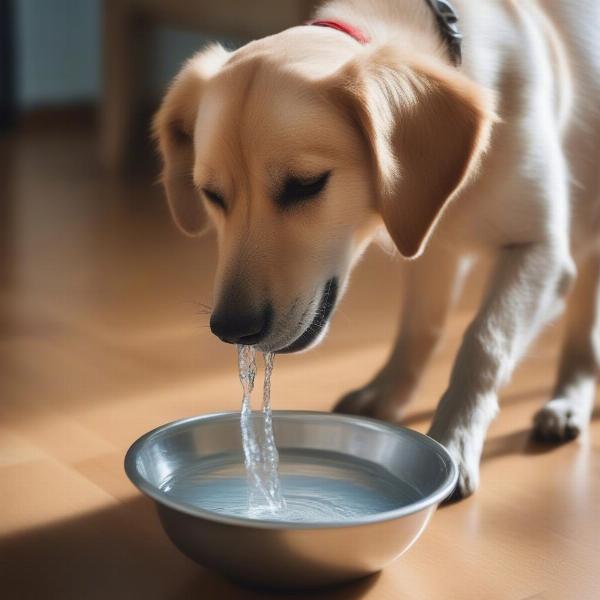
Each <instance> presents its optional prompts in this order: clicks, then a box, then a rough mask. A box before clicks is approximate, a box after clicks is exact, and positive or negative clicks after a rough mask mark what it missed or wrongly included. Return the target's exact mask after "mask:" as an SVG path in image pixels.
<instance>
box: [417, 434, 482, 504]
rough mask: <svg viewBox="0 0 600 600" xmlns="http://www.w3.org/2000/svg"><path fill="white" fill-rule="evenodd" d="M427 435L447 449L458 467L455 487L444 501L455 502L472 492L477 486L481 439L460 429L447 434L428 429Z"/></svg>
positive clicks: (447, 502)
mask: <svg viewBox="0 0 600 600" xmlns="http://www.w3.org/2000/svg"><path fill="white" fill-rule="evenodd" d="M429 435H430V436H431V437H432V438H434V439H435V440H437V441H438V442H440V444H442V446H444V447H445V448H446V450H448V452H449V454H450V456H451V457H452V458H453V459H454V462H455V463H456V466H457V467H458V481H457V482H456V487H455V488H454V491H453V492H452V494H450V496H448V498H446V500H445V501H444V503H446V504H449V503H451V502H457V501H458V500H462V499H463V498H467V497H468V496H470V495H471V494H473V493H474V492H475V491H476V490H477V488H478V487H479V461H480V459H481V446H482V441H481V440H478V439H476V438H477V437H478V436H473V434H472V433H470V432H468V431H465V430H460V429H459V430H456V431H453V432H451V433H450V434H449V435H443V434H441V435H440V434H436V432H435V431H430V432H429Z"/></svg>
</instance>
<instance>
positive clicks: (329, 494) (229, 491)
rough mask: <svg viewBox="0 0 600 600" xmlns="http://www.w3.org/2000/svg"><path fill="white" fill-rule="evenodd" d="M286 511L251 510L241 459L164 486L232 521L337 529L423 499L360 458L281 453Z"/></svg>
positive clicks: (230, 457) (210, 463)
mask: <svg viewBox="0 0 600 600" xmlns="http://www.w3.org/2000/svg"><path fill="white" fill-rule="evenodd" d="M279 480H280V489H281V491H282V493H283V496H284V497H285V502H286V504H285V506H284V507H283V508H280V509H278V510H272V509H271V508H270V507H269V506H268V505H267V504H265V503H262V504H260V503H259V504H253V502H254V500H252V498H253V490H252V480H251V479H249V478H247V477H246V473H245V467H244V465H243V464H242V461H241V455H240V454H239V453H229V454H221V455H218V456H215V457H213V458H211V459H208V460H203V461H201V462H200V463H197V464H192V465H187V466H186V467H184V468H181V469H179V470H177V471H175V472H174V473H173V474H172V475H171V476H170V477H169V478H168V479H166V480H165V481H164V482H163V484H162V485H161V489H162V490H163V491H165V492H167V493H168V494H169V495H171V496H173V498H174V499H175V500H176V501H177V502H178V503H183V504H187V505H190V506H194V507H198V508H202V509H205V510H209V511H213V512H216V513H220V514H225V515H230V516H234V517H248V518H255V519H263V520H269V521H286V522H309V523H339V522H342V521H347V520H350V519H356V518H361V517H367V516H369V515H374V514H379V513H382V512H387V511H390V510H395V509H397V508H400V507H402V506H406V505H407V504H411V503H413V502H416V501H417V500H418V499H419V498H420V497H421V496H420V494H419V492H418V491H417V490H415V489H414V488H413V487H412V486H410V485H409V484H407V483H406V482H403V481H401V480H399V479H398V478H397V477H395V476H393V475H392V474H391V473H389V471H387V470H386V469H384V468H383V467H380V466H378V465H375V464H374V463H371V462H369V461H365V460H362V459H359V458H356V457H352V456H349V455H345V454H338V453H335V452H317V451H315V450H309V449H302V450H301V449H297V448H295V449H287V448H284V449H282V450H280V460H279Z"/></svg>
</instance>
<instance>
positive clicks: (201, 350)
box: [0, 129, 600, 600]
mask: <svg viewBox="0 0 600 600" xmlns="http://www.w3.org/2000/svg"><path fill="white" fill-rule="evenodd" d="M0 159H1V161H0V162H1V163H2V170H3V172H4V175H3V187H4V193H3V200H2V203H0V204H1V205H2V208H1V209H0V210H1V211H2V213H1V215H0V217H1V223H0V225H1V227H2V233H1V235H0V251H1V252H2V254H3V256H2V260H0V277H1V278H2V280H3V281H4V282H5V283H4V285H2V287H1V289H0V328H1V329H0V398H1V399H2V400H1V402H0V498H1V499H2V500H1V510H0V582H1V583H0V585H1V586H2V590H3V593H2V596H3V597H6V598H17V597H18V598H36V599H37V598H45V599H52V598H60V599H64V598H77V599H87V598H103V599H104V598H112V599H120V598H124V599H125V598H127V599H130V598H142V597H143V598H147V599H150V598H152V599H153V598H156V599H163V598H173V599H175V598H182V599H183V598H193V597H197V598H205V599H212V598H219V599H221V598H265V597H270V596H266V595H265V594H264V593H262V592H261V593H258V592H250V591H247V590H242V589H240V588H238V587H236V586H235V585H233V584H230V583H228V582H226V581H225V580H223V579H221V578H220V577H218V576H217V575H214V574H211V573H209V572H208V571H204V570H202V569H200V568H198V567H196V566H195V565H194V564H192V563H191V562H189V561H188V560H187V559H186V558H184V557H183V556H181V555H179V554H178V553H177V551H176V550H174V549H173V548H172V547H171V545H170V544H169V542H168V540H167V539H165V537H164V536H163V534H162V533H161V531H160V529H159V525H158V521H157V519H156V516H155V515H154V513H153V510H152V508H151V506H150V505H149V503H148V502H146V501H144V500H142V499H141V498H140V497H139V495H138V494H137V493H136V491H135V490H134V489H133V487H132V486H131V485H130V484H129V483H128V482H127V480H126V479H125V476H124V473H123V469H122V458H123V454H124V451H125V450H126V448H127V446H128V445H129V443H130V442H131V441H132V440H134V439H135V438H136V437H137V436H138V435H140V434H141V433H143V432H145V431H147V430H148V429H151V428H152V427H155V426H157V425H159V424H161V423H164V422H166V421H169V420H173V419H177V418H180V417H184V416H189V415H194V414H198V413H200V412H209V411H217V410H219V411H220V410H229V409H238V408H239V403H240V390H239V383H238V381H237V378H236V365H235V358H234V353H233V350H232V348H231V347H230V346H226V345H224V344H221V343H219V342H218V341H216V340H215V339H214V338H213V337H212V336H211V335H210V331H209V330H208V327H207V325H208V317H207V315H206V314H204V313H203V311H202V309H201V307H200V305H199V303H210V302H211V279H212V272H213V268H214V264H215V249H214V240H212V239H211V238H210V237H208V238H206V239H203V240H200V241H190V240H186V239H183V238H182V237H180V236H179V235H178V234H177V232H176V231H175V230H174V228H173V227H172V226H171V224H170V222H169V220H168V216H167V212H166V210H165V208H164V205H163V201H162V197H161V192H160V189H159V188H158V187H157V186H156V185H155V184H154V183H153V179H154V177H153V175H152V174H149V173H146V174H145V175H137V176H135V177H131V178H129V179H127V180H124V181H116V180H111V179H108V178H106V177H104V176H102V174H101V172H100V170H99V168H98V167H97V164H96V161H95V156H94V140H93V137H92V135H91V133H90V132H89V131H88V130H85V129H82V130H77V131H74V132H70V133H68V134H66V133H65V132H64V131H57V132H52V131H50V132H48V131H46V132H40V133H35V132H29V133H26V134H23V135H21V136H18V137H14V138H13V139H4V140H0ZM401 280H402V277H401V265H400V263H399V261H398V260H393V259H392V260H390V259H389V257H387V256H385V255H384V254H383V253H382V252H380V251H378V250H376V249H375V250H373V251H371V252H370V253H369V254H368V256H367V257H366V259H365V260H364V261H363V263H362V264H361V265H360V266H359V268H358V271H357V273H356V275H355V277H354V280H353V283H352V286H351V290H350V292H349V294H348V297H347V298H346V300H345V301H344V303H343V305H342V307H341V310H339V311H338V314H337V315H336V317H335V320H334V324H333V328H332V334H331V336H330V338H329V339H328V340H327V341H326V342H325V344H323V346H322V347H321V348H319V349H318V350H316V351H314V352H312V353H308V354H304V355H301V356H282V357H278V360H277V367H276V369H275V375H274V381H273V401H274V406H275V408H298V409H316V410H327V409H328V408H330V407H331V405H332V404H333V403H334V401H335V400H336V398H338V397H339V396H340V394H341V393H342V392H344V391H346V390H347V389H349V388H352V387H354V386H356V385H359V384H360V383H362V382H364V381H366V380H367V378H368V377H369V375H370V374H371V373H372V372H373V371H374V370H375V369H376V368H377V366H378V365H379V363H380V362H381V361H382V360H383V358H384V357H385V355H386V352H387V350H388V346H389V343H390V338H391V332H392V331H393V329H394V328H395V320H396V313H397V311H398V308H397V306H398V302H399V296H400V289H401V284H402V282H401ZM479 287H480V286H479V282H478V281H477V277H475V278H474V280H473V281H472V282H471V284H470V286H469V290H468V292H467V294H466V297H465V299H463V300H462V301H461V303H460V305H459V306H458V308H457V310H456V311H455V313H454V314H453V316H452V319H451V322H450V324H449V327H448V331H447V335H446V338H445V343H444V345H443V347H442V348H441V349H440V351H439V352H438V354H437V356H436V358H435V359H434V361H433V364H432V365H431V368H430V369H429V371H428V375H427V378H426V381H425V383H424V385H423V388H422V390H421V393H420V397H419V399H418V400H417V402H416V403H415V404H414V405H413V406H411V407H410V408H409V410H408V413H407V414H406V417H405V420H404V423H405V424H407V425H408V426H410V427H414V428H416V429H419V430H421V431H423V430H426V428H427V424H428V421H429V419H430V417H431V414H432V411H433V409H434V407H435V404H436V399H437V398H438V397H439V395H440V393H441V392H442V391H443V388H444V384H445V381H446V379H447V376H448V369H449V366H450V362H451V359H452V356H453V353H454V352H455V350H456V346H457V344H458V342H459V340H460V336H461V334H462V331H463V329H464V327H465V325H466V323H467V322H468V319H469V316H470V314H471V313H472V309H473V306H474V303H475V301H476V297H477V291H478V289H479ZM373 289H376V290H377V294H376V295H373V293H372V290H373ZM558 335H559V329H558V328H554V329H553V330H552V331H550V332H548V333H547V334H546V335H545V337H544V339H543V340H542V341H541V342H539V343H538V344H537V345H536V346H535V347H534V348H533V349H532V350H531V351H530V353H529V357H528V360H527V362H526V363H525V364H524V365H523V366H522V367H521V368H520V370H519V372H518V373H517V376H516V377H515V379H514V381H513V383H512V384H511V385H510V386H509V387H508V388H507V389H506V390H505V392H504V394H503V401H502V412H501V416H500V417H499V418H498V419H497V421H496V422H495V423H494V425H493V427H492V429H491V431H490V436H489V440H488V443H487V446H486V450H485V456H484V462H483V467H482V488H481V491H480V492H479V493H478V494H477V495H476V496H475V497H473V498H471V499H469V500H467V501H465V502H463V503H461V504H458V505H454V506H450V507H446V508H443V509H442V510H440V511H439V512H438V514H437V515H436V516H435V518H434V520H433V522H432V524H431V526H430V528H429V530H428V531H427V532H426V534H425V535H424V537H423V539H422V540H421V541H420V542H419V543H418V544H417V545H416V546H415V547H414V548H413V549H412V550H411V551H410V552H409V553H408V554H407V555H406V556H405V557H403V558H402V559H401V560H399V561H398V562H396V563H395V564H394V565H392V566H390V567H389V568H388V569H386V570H385V571H384V572H383V573H382V574H381V575H380V576H376V577H373V578H371V579H368V580H366V581H363V582H361V583H359V584H355V585H352V586H348V587H346V588H343V589H339V590H336V591H335V592H331V591H330V592H327V593H324V594H321V595H316V596H314V595H313V596H311V597H317V598H318V597H322V598H340V599H346V598H377V599H390V600H391V599H392V598H393V599H397V598H418V599H430V598H431V599H438V598H444V599H450V598H460V599H469V598H477V599H481V598H533V597H536V598H578V599H579V598H591V597H593V590H594V589H595V590H596V592H597V591H598V589H599V588H598V586H599V585H600V577H599V575H598V556H599V555H600V525H599V523H600V477H599V475H600V423H599V420H598V412H596V414H595V419H594V422H593V426H592V429H591V431H590V433H589V434H588V435H586V436H585V437H584V438H583V439H581V440H578V441H576V442H573V443H570V444H566V445H564V446H561V447H545V446H538V445H535V444H532V443H531V442H530V441H529V425H530V418H531V415H532V414H533V412H534V411H535V409H536V408H537V407H538V406H539V405H540V403H541V402H542V401H543V400H544V398H545V397H546V396H547V394H548V393H549V389H550V387H551V385H552V380H553V369H554V362H555V352H556V340H557V338H558ZM273 597H275V596H273ZM295 597H296V598H298V596H295Z"/></svg>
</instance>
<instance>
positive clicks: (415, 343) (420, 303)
mask: <svg viewBox="0 0 600 600" xmlns="http://www.w3.org/2000/svg"><path fill="white" fill-rule="evenodd" d="M467 266H468V264H467V261H466V260H464V259H461V258H460V257H458V256H456V255H455V254H453V253H452V252H450V251H448V250H446V249H441V248H439V247H437V246H436V245H431V246H430V247H428V248H427V250H426V251H425V254H424V255H423V256H421V257H419V258H418V259H416V260H414V261H411V262H410V263H409V264H408V265H407V269H408V272H407V277H406V288H405V295H404V303H403V311H402V318H401V322H400V327H399V332H398V336H397V338H396V342H395V345H394V348H393V350H392V352H391V354H390V356H389V358H388V360H387V362H386V364H385V365H384V366H383V367H382V368H381V370H380V371H379V372H378V373H377V374H376V375H375V377H374V378H373V379H372V380H371V381H370V382H369V383H368V384H367V385H365V386H364V387H362V388H359V389H357V390H354V391H352V392H350V393H348V394H346V395H345V396H344V397H343V398H342V399H341V400H340V402H339V403H338V404H337V406H336V407H335V410H336V411H337V412H343V413H351V414H361V415H367V416H371V417H375V418H378V419H383V420H386V421H397V420H399V418H400V416H401V414H402V410H403V408H404V407H405V406H406V404H407V403H408V402H409V401H410V400H411V399H412V397H413V396H414V394H415V391H416V389H417V386H418V384H419V381H420V379H421V375H422V373H423V370H424V368H425V366H426V364H427V362H428V359H429V357H430V356H431V354H432V352H433V350H434V348H435V346H436V343H437V341H438V339H439V337H440V334H441V332H442V329H443V325H444V322H445V320H446V316H447V314H448V311H449V308H450V306H451V304H452V300H453V298H454V297H455V295H456V293H457V292H458V290H459V288H460V285H459V284H460V281H461V280H462V278H463V277H462V275H463V273H464V272H466V270H467V269H466V267H467Z"/></svg>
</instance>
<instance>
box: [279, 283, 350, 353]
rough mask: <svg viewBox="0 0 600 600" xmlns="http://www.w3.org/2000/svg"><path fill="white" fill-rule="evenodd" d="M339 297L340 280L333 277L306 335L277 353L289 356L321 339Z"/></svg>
mask: <svg viewBox="0 0 600 600" xmlns="http://www.w3.org/2000/svg"><path fill="white" fill-rule="evenodd" d="M337 295H338V280H337V277H332V278H331V279H329V280H328V281H327V282H326V283H325V285H324V286H323V293H322V294H321V300H320V302H319V306H318V308H317V310H316V312H315V316H314V318H313V320H312V322H311V323H310V325H309V326H308V327H307V328H306V329H305V330H304V333H302V334H301V335H300V337H297V338H296V339H295V340H294V341H293V342H292V343H291V344H289V345H288V346H285V347H284V348H282V349H281V350H277V353H278V354H289V353H292V352H300V351H301V350H304V349H305V348H307V347H308V346H310V345H311V344H312V343H313V342H314V341H315V340H316V339H317V338H318V337H319V335H320V334H321V332H322V331H323V327H325V325H326V324H327V320H328V319H329V317H330V316H331V313H332V312H333V308H334V307H335V302H336V300H337Z"/></svg>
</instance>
